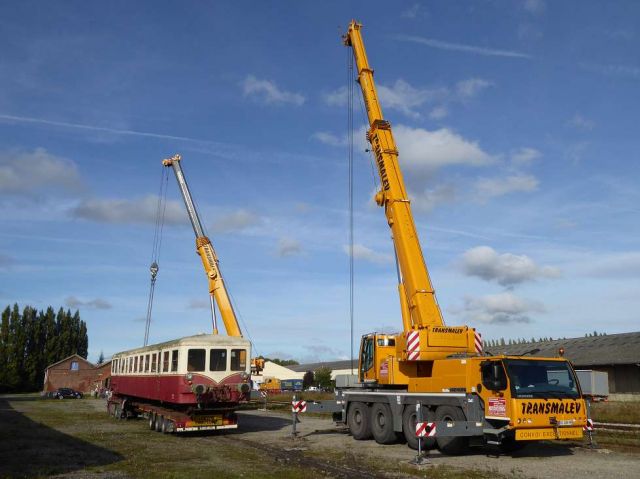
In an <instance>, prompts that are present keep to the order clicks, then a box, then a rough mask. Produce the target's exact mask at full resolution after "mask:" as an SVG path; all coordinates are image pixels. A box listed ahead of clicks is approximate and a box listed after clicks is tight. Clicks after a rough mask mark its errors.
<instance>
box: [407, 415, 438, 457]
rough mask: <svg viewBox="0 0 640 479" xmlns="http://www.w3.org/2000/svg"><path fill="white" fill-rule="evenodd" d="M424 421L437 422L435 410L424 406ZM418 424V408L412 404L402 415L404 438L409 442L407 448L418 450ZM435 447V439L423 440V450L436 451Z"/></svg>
mask: <svg viewBox="0 0 640 479" xmlns="http://www.w3.org/2000/svg"><path fill="white" fill-rule="evenodd" d="M422 420H423V421H424V422H433V421H434V420H435V414H434V412H433V410H431V409H429V408H426V407H424V406H422ZM416 422H418V421H417V414H416V406H415V405H414V404H410V405H408V406H406V407H405V408H404V412H403V413H402V432H403V433H404V438H405V439H406V440H407V446H409V447H410V448H411V449H418V438H417V437H416ZM435 447H436V438H435V437H423V438H422V448H423V449H434V448H435Z"/></svg>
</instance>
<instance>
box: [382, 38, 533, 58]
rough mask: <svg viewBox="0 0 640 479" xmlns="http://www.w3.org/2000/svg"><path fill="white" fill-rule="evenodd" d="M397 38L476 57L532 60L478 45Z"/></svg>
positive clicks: (520, 53)
mask: <svg viewBox="0 0 640 479" xmlns="http://www.w3.org/2000/svg"><path fill="white" fill-rule="evenodd" d="M395 38H396V39H397V40H400V41H405V42H413V43H420V44H422V45H426V46H428V47H432V48H438V49H440V50H449V51H458V52H465V53H474V54H476V55H487V56H496V57H510V58H526V59H529V58H531V55H528V54H526V53H522V52H517V51H513V50H501V49H497V48H488V47H482V46H477V45H464V44H461V43H451V42H443V41H442V40H435V39H433V38H424V37H418V36H413V35H396V37H395Z"/></svg>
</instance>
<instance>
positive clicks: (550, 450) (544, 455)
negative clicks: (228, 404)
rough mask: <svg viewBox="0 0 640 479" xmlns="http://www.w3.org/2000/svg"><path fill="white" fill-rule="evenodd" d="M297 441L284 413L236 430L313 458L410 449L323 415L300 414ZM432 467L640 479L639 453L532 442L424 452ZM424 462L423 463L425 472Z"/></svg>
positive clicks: (259, 417) (381, 457)
mask: <svg viewBox="0 0 640 479" xmlns="http://www.w3.org/2000/svg"><path fill="white" fill-rule="evenodd" d="M265 420H267V421H274V420H282V421H283V424H282V426H281V427H280V428H269V429H268V430H263V428H262V427H261V423H262V422H263V421H265ZM297 430H298V432H299V433H300V439H297V440H296V441H292V440H291V419H290V416H289V415H287V414H281V413H277V412H264V411H244V412H242V413H241V418H240V428H239V430H238V432H237V434H239V435H240V436H242V438H243V439H248V440H252V441H256V442H257V441H259V442H261V443H269V444H271V445H273V446H275V445H279V446H280V447H283V448H284V447H291V446H292V444H295V445H297V447H299V448H304V449H306V451H307V453H308V454H309V453H311V454H314V455H317V456H321V457H322V456H328V457H340V455H341V454H344V453H345V452H346V451H349V452H350V453H351V454H353V455H357V456H359V457H365V458H368V459H369V460H371V461H378V462H380V461H381V462H383V463H386V464H393V463H398V464H407V463H408V462H409V461H410V460H411V459H413V458H414V457H415V451H413V450H411V449H409V448H408V447H407V446H406V445H405V444H396V445H386V446H381V445H379V444H377V443H376V442H375V441H373V440H370V441H355V440H354V439H353V438H352V437H351V436H350V435H349V434H347V433H346V431H340V430H339V429H338V428H336V427H335V426H334V423H333V422H331V421H330V420H329V419H325V418H320V417H313V416H305V415H301V422H300V423H299V424H298V425H297ZM429 461H430V462H431V463H432V464H433V465H447V466H451V467H455V468H461V469H464V470H468V471H478V470H482V471H486V472H497V473H499V474H502V475H505V476H514V477H522V478H558V477H581V476H585V477H586V476H589V477H590V478H609V479H612V478H617V477H620V478H640V454H633V453H621V452H616V451H611V450H607V449H595V450H592V449H588V448H585V447H581V446H575V445H573V446H572V445H570V444H568V443H551V442H546V443H534V444H530V445H528V446H527V447H526V448H525V449H523V450H521V451H518V452H517V453H514V454H513V455H500V456H498V455H496V450H494V449H490V448H481V449H472V452H471V453H470V454H469V455H466V456H456V457H453V456H445V455H442V454H440V453H439V452H437V451H430V453H429ZM428 467H429V466H426V467H425V466H423V468H425V470H427V469H428Z"/></svg>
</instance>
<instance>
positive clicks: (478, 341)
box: [473, 330, 482, 354]
mask: <svg viewBox="0 0 640 479" xmlns="http://www.w3.org/2000/svg"><path fill="white" fill-rule="evenodd" d="M473 333H474V335H475V344H476V353H478V354H482V334H480V333H479V332H478V331H476V330H474V331H473Z"/></svg>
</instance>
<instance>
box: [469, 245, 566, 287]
mask: <svg viewBox="0 0 640 479" xmlns="http://www.w3.org/2000/svg"><path fill="white" fill-rule="evenodd" d="M462 269H463V271H464V273H465V274H466V275H467V276H477V277H479V278H482V279H484V280H486V281H495V282H497V283H498V284H501V285H502V286H506V287H513V286H515V285H516V284H520V283H524V282H527V281H534V280H536V279H538V278H556V277H558V276H559V275H560V271H559V270H558V268H554V267H552V266H538V265H537V264H536V263H535V262H534V261H533V260H532V259H531V258H529V257H528V256H526V255H515V254H511V253H503V254H499V253H498V252H497V251H496V250H494V249H493V248H491V247H489V246H478V247H476V248H472V249H470V250H467V251H466V252H465V253H464V254H463V255H462Z"/></svg>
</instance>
